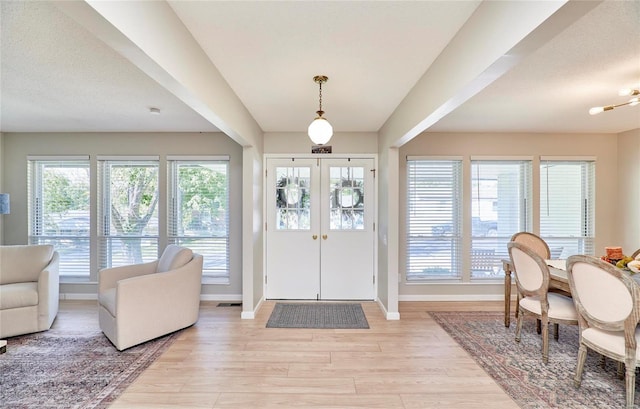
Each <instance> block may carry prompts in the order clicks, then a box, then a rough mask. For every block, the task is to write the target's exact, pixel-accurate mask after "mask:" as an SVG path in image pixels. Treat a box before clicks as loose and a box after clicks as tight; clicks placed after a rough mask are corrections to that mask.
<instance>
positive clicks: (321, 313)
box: [267, 303, 369, 329]
mask: <svg viewBox="0 0 640 409" xmlns="http://www.w3.org/2000/svg"><path fill="white" fill-rule="evenodd" d="M267 328H336V329H338V328H339V329H342V328H354V329H367V328H369V323H368V322H367V317H366V316H365V315H364V311H362V306H361V305H360V304H356V303H294V304H289V303H277V304H276V305H275V307H274V308H273V312H272V313H271V316H270V317H269V321H268V322H267Z"/></svg>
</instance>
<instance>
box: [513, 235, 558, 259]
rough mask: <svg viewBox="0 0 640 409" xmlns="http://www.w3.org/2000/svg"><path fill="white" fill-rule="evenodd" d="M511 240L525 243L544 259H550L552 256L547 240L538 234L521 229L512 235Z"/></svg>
mask: <svg viewBox="0 0 640 409" xmlns="http://www.w3.org/2000/svg"><path fill="white" fill-rule="evenodd" d="M511 241H515V242H516V243H520V244H524V245H525V246H527V247H529V248H531V249H532V250H533V251H535V252H536V254H537V255H539V256H540V257H541V258H542V259H543V260H548V259H550V258H551V251H550V250H549V246H548V245H547V242H546V241H544V239H543V238H542V237H540V236H538V235H537V234H534V233H531V232H528V231H521V232H518V233H516V234H514V235H513V236H511Z"/></svg>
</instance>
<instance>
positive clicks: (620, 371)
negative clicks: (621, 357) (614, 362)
mask: <svg viewBox="0 0 640 409" xmlns="http://www.w3.org/2000/svg"><path fill="white" fill-rule="evenodd" d="M618 378H620V379H624V362H622V361H618Z"/></svg>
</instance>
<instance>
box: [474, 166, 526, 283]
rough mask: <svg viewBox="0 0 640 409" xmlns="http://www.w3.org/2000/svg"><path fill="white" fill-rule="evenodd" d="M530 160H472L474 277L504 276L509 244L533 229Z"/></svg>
mask: <svg viewBox="0 0 640 409" xmlns="http://www.w3.org/2000/svg"><path fill="white" fill-rule="evenodd" d="M531 180H532V177H531V160H472V161H471V255H470V256H471V278H493V277H495V276H497V275H502V274H503V273H504V271H502V261H501V260H502V259H505V258H508V257H509V255H508V253H507V243H508V242H509V240H510V238H511V236H512V235H513V234H514V233H516V232H518V231H528V230H530V229H531V224H532V217H531V216H532V214H531V191H532V190H531V189H532V188H531V185H532V183H531Z"/></svg>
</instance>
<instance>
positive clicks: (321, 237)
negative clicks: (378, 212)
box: [266, 158, 375, 300]
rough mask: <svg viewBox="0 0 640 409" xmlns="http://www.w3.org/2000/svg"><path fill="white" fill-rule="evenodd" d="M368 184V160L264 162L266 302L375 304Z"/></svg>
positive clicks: (372, 194)
mask: <svg viewBox="0 0 640 409" xmlns="http://www.w3.org/2000/svg"><path fill="white" fill-rule="evenodd" d="M373 180H374V175H373V159H334V158H327V159H319V158H318V159H295V158H294V159H269V160H268V161H267V193H266V197H267V218H266V220H267V237H266V260H267V264H266V270H267V280H266V296H267V298H269V299H307V300H309V299H324V300H370V299H373V298H374V295H375V291H374V254H375V253H374V239H375V235H374V231H373V229H374V215H375V208H374V203H375V192H374V183H373Z"/></svg>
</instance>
